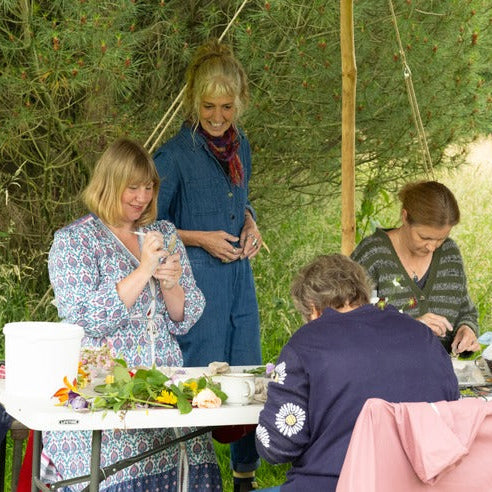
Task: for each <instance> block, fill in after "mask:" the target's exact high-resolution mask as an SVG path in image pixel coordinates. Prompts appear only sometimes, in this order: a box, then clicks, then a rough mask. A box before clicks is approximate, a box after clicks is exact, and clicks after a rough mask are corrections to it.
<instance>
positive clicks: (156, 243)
mask: <svg viewBox="0 0 492 492" xmlns="http://www.w3.org/2000/svg"><path fill="white" fill-rule="evenodd" d="M163 248H164V236H163V235H162V234H161V233H160V232H158V231H149V232H147V233H146V234H145V236H144V240H143V244H142V250H141V252H140V268H142V269H144V270H145V272H146V273H147V274H148V276H149V278H150V277H151V276H152V275H153V274H154V272H155V270H156V268H157V267H158V266H159V262H160V261H162V260H163V259H164V258H165V257H166V256H167V255H168V253H167V252H166V251H164V249H163Z"/></svg>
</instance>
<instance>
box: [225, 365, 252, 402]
mask: <svg viewBox="0 0 492 492" xmlns="http://www.w3.org/2000/svg"><path fill="white" fill-rule="evenodd" d="M218 382H220V388H221V390H222V391H223V392H224V393H225V394H226V395H227V400H226V401H225V403H227V404H229V405H248V404H249V403H251V402H252V401H253V398H254V397H255V376H254V374H246V373H240V372H236V373H230V374H221V375H220V378H218Z"/></svg>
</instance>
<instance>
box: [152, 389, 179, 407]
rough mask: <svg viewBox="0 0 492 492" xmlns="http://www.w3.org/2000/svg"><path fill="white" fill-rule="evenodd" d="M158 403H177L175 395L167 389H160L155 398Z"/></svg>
mask: <svg viewBox="0 0 492 492" xmlns="http://www.w3.org/2000/svg"><path fill="white" fill-rule="evenodd" d="M156 400H157V401H158V402H159V403H164V404H167V405H176V403H178V398H177V396H176V395H175V394H174V393H172V392H171V391H168V390H162V392H161V395H160V396H158V397H157V398H156Z"/></svg>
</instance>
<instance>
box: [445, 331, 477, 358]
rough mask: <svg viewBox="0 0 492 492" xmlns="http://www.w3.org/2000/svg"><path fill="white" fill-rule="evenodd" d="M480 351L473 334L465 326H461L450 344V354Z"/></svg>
mask: <svg viewBox="0 0 492 492" xmlns="http://www.w3.org/2000/svg"><path fill="white" fill-rule="evenodd" d="M476 350H480V344H479V343H478V340H477V336H476V335H475V332H474V331H473V330H472V329H471V328H470V327H469V326H467V325H461V326H460V327H459V328H458V331H457V332H456V335H455V336H454V340H453V343H452V344H451V352H452V353H453V354H461V353H462V352H475V351H476Z"/></svg>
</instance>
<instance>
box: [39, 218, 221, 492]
mask: <svg viewBox="0 0 492 492" xmlns="http://www.w3.org/2000/svg"><path fill="white" fill-rule="evenodd" d="M149 230H157V231H160V232H161V233H162V234H163V235H164V244H165V245H166V244H167V243H168V242H169V240H170V238H171V235H172V234H175V233H176V228H175V227H174V225H173V224H171V223H170V222H167V221H157V222H155V223H153V224H151V225H149V226H146V227H144V228H142V231H144V232H145V231H149ZM176 251H177V252H179V253H180V255H181V265H182V268H183V274H182V276H181V279H180V284H181V285H182V287H183V289H184V292H185V309H184V320H183V321H181V322H174V321H172V320H171V319H170V317H169V314H168V312H167V309H166V306H165V303H164V299H163V296H162V292H161V290H160V287H159V283H158V282H157V281H156V280H154V279H151V281H150V282H149V283H148V284H147V285H146V287H145V289H144V290H143V292H142V293H141V294H140V295H139V297H138V299H137V301H136V302H135V304H134V305H133V306H132V307H131V308H130V309H127V307H126V306H125V304H124V303H123V302H122V301H121V299H120V298H119V296H118V293H117V291H116V284H117V283H118V282H119V281H120V280H122V279H123V278H125V277H127V276H128V275H129V274H130V273H131V272H132V271H133V270H134V269H135V268H136V267H137V266H138V264H139V262H138V260H137V259H136V258H135V257H134V256H133V254H132V253H131V252H130V251H129V250H128V249H127V248H126V247H125V246H124V245H123V244H122V243H121V242H120V241H119V240H118V239H117V238H116V236H115V235H114V234H113V233H112V232H111V231H110V230H109V229H108V228H107V227H106V226H105V225H104V224H103V223H102V222H101V221H100V220H99V219H98V218H97V217H95V216H94V215H87V216H85V217H83V218H81V219H79V220H77V221H75V222H74V223H72V224H70V225H68V226H66V227H64V228H63V229H61V230H59V231H57V232H56V233H55V238H54V241H53V245H52V247H51V250H50V253H49V261H48V268H49V274H50V280H51V284H52V286H53V289H54V292H55V298H56V302H57V307H58V313H59V315H60V317H61V318H62V319H63V320H64V321H67V322H70V323H76V324H78V325H81V326H82V327H83V328H84V331H85V336H84V338H83V340H82V346H83V347H99V346H101V345H103V344H108V345H110V346H112V347H113V349H114V351H115V353H116V354H117V355H118V356H119V357H122V358H124V359H125V360H126V361H127V362H128V364H129V366H149V367H150V366H152V364H153V363H154V362H155V364H156V365H157V366H161V365H167V366H181V365H182V363H183V361H182V356H181V351H180V349H179V345H178V343H177V342H176V339H175V335H182V334H185V333H187V332H188V330H189V329H190V328H191V327H192V326H193V324H194V323H195V322H196V321H197V320H198V318H199V317H200V315H201V314H202V311H203V308H204V305H205V300H204V297H203V294H202V293H201V291H200V289H198V287H197V286H196V284H195V280H194V277H193V273H192V271H191V267H190V264H189V261H188V257H187V255H186V250H185V248H184V245H183V243H182V242H181V241H180V240H179V239H178V241H177V244H176ZM179 432H186V429H185V430H182V429H180V430H179ZM174 437H176V434H175V430H174V429H145V430H127V431H124V430H115V431H108V432H103V436H102V451H101V467H105V466H108V465H110V464H111V463H114V462H115V461H119V460H121V459H124V458H128V457H130V456H134V455H136V454H140V453H142V452H145V451H147V450H149V449H152V448H154V447H156V446H159V445H161V444H164V443H165V442H168V441H169V440H170V439H173V438H174ZM90 445H91V433H90V432H45V433H43V455H44V456H43V460H46V458H49V460H50V461H51V465H54V467H55V468H56V472H57V475H58V477H62V478H63V479H66V478H71V477H75V476H79V475H84V474H87V473H88V472H89V462H90V460H89V457H90ZM186 462H187V463H188V465H189V467H186V466H184V464H185V463H186ZM181 469H186V474H185V475H186V476H184V475H183V476H180V472H179V470H181ZM221 483H222V482H221V478H220V472H219V469H218V466H217V463H216V458H215V452H214V449H213V444H212V442H211V438H210V436H209V435H205V436H200V437H198V438H195V439H193V440H190V441H187V442H186V445H181V447H180V446H179V445H177V446H173V447H171V448H169V449H167V450H165V451H162V452H160V453H158V454H156V455H154V456H152V457H150V458H147V459H145V460H143V461H140V462H138V463H137V464H134V465H132V466H130V467H127V468H125V469H123V470H121V471H119V472H117V473H116V474H115V475H113V476H111V477H109V478H108V479H107V480H105V481H104V482H102V483H101V486H100V490H105V491H106V490H107V491H118V492H119V491H132V492H137V491H138V492H140V491H164V490H165V491H170V492H172V491H178V490H193V491H204V490H207V491H209V490H221V489H222V485H221ZM181 487H183V488H181ZM81 488H82V486H81V485H77V486H72V488H71V489H68V490H81Z"/></svg>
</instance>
